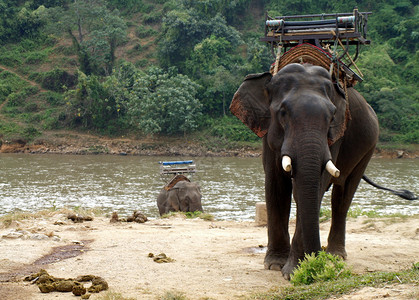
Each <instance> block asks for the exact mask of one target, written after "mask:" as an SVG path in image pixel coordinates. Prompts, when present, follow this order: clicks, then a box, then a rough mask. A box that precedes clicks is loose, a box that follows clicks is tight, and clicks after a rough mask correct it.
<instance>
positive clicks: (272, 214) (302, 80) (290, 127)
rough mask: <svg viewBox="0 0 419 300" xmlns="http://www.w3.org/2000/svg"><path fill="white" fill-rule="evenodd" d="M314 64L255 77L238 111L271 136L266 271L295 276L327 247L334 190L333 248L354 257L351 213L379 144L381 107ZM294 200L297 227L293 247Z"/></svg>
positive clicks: (239, 95) (267, 145)
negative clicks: (325, 225)
mask: <svg viewBox="0 0 419 300" xmlns="http://www.w3.org/2000/svg"><path fill="white" fill-rule="evenodd" d="M333 81H334V79H332V77H331V75H330V73H329V72H328V71H327V70H326V68H323V67H321V66H317V65H313V64H307V63H305V64H300V63H290V64H287V65H286V66H284V67H283V68H281V69H280V70H279V72H278V73H276V74H275V75H272V74H271V73H269V72H266V73H261V74H251V75H248V76H247V77H246V78H245V80H244V81H243V83H242V84H241V85H240V87H239V88H238V90H237V91H236V93H235V94H234V97H233V100H232V102H231V105H230V110H231V112H232V113H233V114H235V115H236V117H238V118H239V119H240V120H241V121H242V122H243V123H244V124H245V125H247V126H248V127H249V128H250V129H252V130H253V131H254V132H255V133H256V134H257V135H258V136H259V137H262V138H263V151H262V161H263V168H264V173H265V200H266V207H267V215H268V225H267V231H268V246H267V252H266V255H265V259H264V266H265V268H266V269H270V270H280V271H282V274H283V275H284V277H285V278H287V279H290V276H291V274H292V273H293V271H294V269H295V268H296V267H297V266H298V264H299V260H301V259H303V258H304V255H305V254H306V253H308V254H309V253H317V252H319V251H321V250H322V247H321V243H320V234H319V213H320V206H321V200H322V198H323V195H324V193H325V191H327V190H328V189H329V188H330V187H331V186H332V185H333V190H332V199H331V210H332V220H331V228H330V231H329V236H328V240H327V243H328V244H327V248H326V251H327V252H329V253H332V254H335V255H339V256H341V257H343V258H346V256H347V253H346V250H345V226H346V216H347V212H348V209H349V206H350V204H351V202H352V198H353V196H354V194H355V191H356V189H357V187H358V184H359V182H360V180H361V178H362V177H363V174H364V171H365V169H366V167H367V164H368V162H369V160H370V158H371V157H372V155H373V152H374V149H375V146H376V143H377V140H378V132H379V126H378V120H377V117H376V114H375V112H374V110H373V109H372V108H371V106H370V105H368V103H367V102H366V100H365V99H364V98H363V97H362V96H361V95H360V94H359V93H358V92H357V91H356V90H355V89H354V88H353V87H351V86H348V87H347V89H342V88H338V86H337V83H334V82H333ZM291 195H292V196H293V197H294V200H295V203H296V229H295V233H294V236H293V238H292V241H291V242H290V234H289V227H288V226H289V218H290V208H291Z"/></svg>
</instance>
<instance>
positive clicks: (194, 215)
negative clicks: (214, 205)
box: [161, 211, 214, 221]
mask: <svg viewBox="0 0 419 300" xmlns="http://www.w3.org/2000/svg"><path fill="white" fill-rule="evenodd" d="M179 216H180V217H184V218H186V219H196V218H200V219H202V220H205V221H214V216H213V215H211V214H207V213H203V212H202V211H194V212H180V211H177V212H169V213H167V214H164V215H162V216H161V217H162V218H163V219H166V218H171V217H179Z"/></svg>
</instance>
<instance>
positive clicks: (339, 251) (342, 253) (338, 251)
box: [326, 246, 348, 259]
mask: <svg viewBox="0 0 419 300" xmlns="http://www.w3.org/2000/svg"><path fill="white" fill-rule="evenodd" d="M326 252H327V253H330V254H333V255H336V256H339V257H342V258H343V259H346V258H347V257H348V254H347V253H346V250H345V248H344V247H331V246H327V248H326Z"/></svg>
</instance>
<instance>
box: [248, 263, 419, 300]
mask: <svg viewBox="0 0 419 300" xmlns="http://www.w3.org/2000/svg"><path fill="white" fill-rule="evenodd" d="M401 283H402V284H416V285H417V284H419V264H418V263H416V264H415V266H413V267H412V268H411V269H409V270H406V271H402V272H373V273H368V274H363V275H353V276H351V277H348V278H343V279H338V280H334V281H330V282H328V283H327V284H325V283H324V282H317V283H313V284H311V285H299V286H287V287H283V288H280V289H278V290H275V291H270V292H267V293H258V294H255V295H252V296H251V297H249V298H248V299H264V300H265V299H266V300H268V299H281V300H294V299H295V300H297V299H298V300H304V299H307V300H316V299H328V298H330V297H332V296H340V295H345V294H348V293H351V292H353V291H355V290H358V289H360V288H363V287H366V286H369V287H380V286H383V285H388V284H401Z"/></svg>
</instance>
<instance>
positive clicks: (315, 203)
mask: <svg viewBox="0 0 419 300" xmlns="http://www.w3.org/2000/svg"><path fill="white" fill-rule="evenodd" d="M302 140H303V141H304V139H300V140H299V141H300V143H299V145H298V146H296V147H295V148H294V149H295V154H296V155H292V157H293V161H292V174H293V194H294V198H295V201H296V203H297V223H298V224H299V226H300V229H301V233H302V240H303V248H304V252H305V253H312V252H318V251H320V250H321V245H320V234H319V214H320V201H321V193H320V189H321V187H320V182H321V181H322V180H321V177H322V173H323V169H324V167H325V161H326V160H329V155H330V153H329V150H328V147H327V146H325V145H323V143H322V142H321V140H320V139H319V140H314V141H313V139H310V141H308V142H306V143H304V142H301V141H302ZM325 147H326V148H325ZM325 152H326V154H325Z"/></svg>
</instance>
